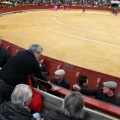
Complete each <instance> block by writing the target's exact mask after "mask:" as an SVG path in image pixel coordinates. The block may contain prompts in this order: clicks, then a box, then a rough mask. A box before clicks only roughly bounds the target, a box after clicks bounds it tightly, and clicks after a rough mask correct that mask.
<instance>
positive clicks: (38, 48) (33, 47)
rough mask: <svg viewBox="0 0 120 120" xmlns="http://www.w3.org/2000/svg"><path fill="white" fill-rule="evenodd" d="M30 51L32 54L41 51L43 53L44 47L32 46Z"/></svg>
mask: <svg viewBox="0 0 120 120" xmlns="http://www.w3.org/2000/svg"><path fill="white" fill-rule="evenodd" d="M28 50H30V51H32V52H35V51H36V52H41V51H43V49H42V47H41V46H40V45H38V44H33V45H31V46H30V47H29V49H28Z"/></svg>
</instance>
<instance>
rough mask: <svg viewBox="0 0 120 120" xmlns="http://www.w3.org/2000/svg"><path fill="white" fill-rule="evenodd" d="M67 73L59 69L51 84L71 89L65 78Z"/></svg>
mask: <svg viewBox="0 0 120 120" xmlns="http://www.w3.org/2000/svg"><path fill="white" fill-rule="evenodd" d="M64 76H65V71H64V70H63V69H59V70H56V71H55V76H54V77H53V78H52V79H51V83H53V84H55V85H58V86H61V87H64V88H66V89H70V83H69V81H68V80H67V79H66V78H64Z"/></svg>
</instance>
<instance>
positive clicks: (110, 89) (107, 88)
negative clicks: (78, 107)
mask: <svg viewBox="0 0 120 120" xmlns="http://www.w3.org/2000/svg"><path fill="white" fill-rule="evenodd" d="M103 85H104V87H103V88H97V89H88V88H82V87H80V86H78V85H76V84H75V85H73V89H75V90H77V91H80V92H81V93H83V94H88V95H90V96H95V98H96V99H98V100H101V101H104V102H106V103H110V104H114V105H117V106H120V101H119V100H118V99H117V97H116V96H115V94H114V91H115V89H116V88H117V83H116V82H114V81H108V82H104V83H103Z"/></svg>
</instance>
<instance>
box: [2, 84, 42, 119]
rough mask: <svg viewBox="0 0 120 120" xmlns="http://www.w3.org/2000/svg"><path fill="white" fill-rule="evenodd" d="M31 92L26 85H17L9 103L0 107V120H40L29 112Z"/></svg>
mask: <svg viewBox="0 0 120 120" xmlns="http://www.w3.org/2000/svg"><path fill="white" fill-rule="evenodd" d="M32 96H33V94H32V91H31V89H30V87H29V86H28V85H24V84H19V85H17V86H16V87H15V89H14V90H13V92H12V94H11V101H9V102H4V103H3V104H1V105H0V120H41V118H37V119H36V118H33V115H32V114H31V113H30V112H29V107H28V106H29V104H30V102H31V100H32Z"/></svg>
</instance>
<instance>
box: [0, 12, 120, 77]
mask: <svg viewBox="0 0 120 120" xmlns="http://www.w3.org/2000/svg"><path fill="white" fill-rule="evenodd" d="M0 36H1V38H3V39H5V40H7V41H10V42H12V43H14V44H17V45H19V46H21V47H23V48H26V49H27V48H28V46H30V45H31V44H33V43H39V44H40V45H41V46H43V49H44V52H43V54H44V55H47V56H49V57H52V58H56V59H59V60H62V61H66V62H68V63H72V64H74V65H78V66H81V67H84V68H88V69H92V70H95V71H99V72H104V73H107V74H111V75H115V76H119V77H120V63H119V62H120V15H118V16H113V15H112V14H111V13H109V12H97V11H86V13H85V14H84V13H82V12H81V11H63V10H61V11H57V12H53V11H34V12H32V11H31V12H24V13H16V14H12V15H6V16H3V17H0Z"/></svg>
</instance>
